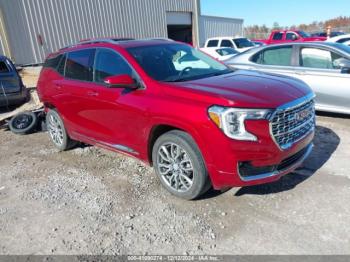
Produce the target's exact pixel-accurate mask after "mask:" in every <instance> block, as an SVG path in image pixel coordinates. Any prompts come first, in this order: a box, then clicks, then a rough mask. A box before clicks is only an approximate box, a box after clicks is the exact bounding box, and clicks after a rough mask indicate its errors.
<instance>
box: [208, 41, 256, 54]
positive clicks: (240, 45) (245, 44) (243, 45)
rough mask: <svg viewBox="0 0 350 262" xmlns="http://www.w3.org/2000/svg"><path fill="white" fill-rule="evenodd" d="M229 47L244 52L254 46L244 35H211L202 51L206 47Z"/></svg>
mask: <svg viewBox="0 0 350 262" xmlns="http://www.w3.org/2000/svg"><path fill="white" fill-rule="evenodd" d="M218 47H230V48H233V49H235V50H237V51H238V52H240V53H241V52H244V51H246V50H248V49H251V48H253V47H255V45H254V43H253V42H252V41H250V40H249V39H248V38H245V37H236V38H234V37H213V38H209V39H208V40H207V41H206V42H205V45H204V48H203V51H204V52H205V51H206V49H207V48H208V49H209V48H218Z"/></svg>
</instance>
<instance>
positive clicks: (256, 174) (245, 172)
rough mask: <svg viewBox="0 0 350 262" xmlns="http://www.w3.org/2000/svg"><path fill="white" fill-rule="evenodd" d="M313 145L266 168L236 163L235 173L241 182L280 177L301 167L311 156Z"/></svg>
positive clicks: (247, 163)
mask: <svg viewBox="0 0 350 262" xmlns="http://www.w3.org/2000/svg"><path fill="white" fill-rule="evenodd" d="M312 148H313V144H309V145H308V146H306V147H305V148H303V149H302V150H301V151H299V152H297V153H296V154H294V155H292V156H290V157H288V158H286V159H284V160H283V161H282V162H281V163H279V164H278V165H273V166H266V167H258V168H257V167H254V166H252V165H250V164H249V162H246V163H238V167H237V173H238V175H239V177H240V179H241V180H242V181H246V182H249V181H255V180H261V179H266V178H271V177H281V176H283V175H286V174H289V173H291V172H292V171H294V170H295V169H296V168H298V167H299V166H301V164H302V163H303V162H304V160H305V159H306V158H308V156H309V155H310V154H311V152H312Z"/></svg>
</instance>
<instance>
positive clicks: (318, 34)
mask: <svg viewBox="0 0 350 262" xmlns="http://www.w3.org/2000/svg"><path fill="white" fill-rule="evenodd" d="M340 35H345V33H344V32H331V34H330V37H336V36H340ZM311 36H313V37H320V36H322V37H328V35H327V32H318V33H313V34H311Z"/></svg>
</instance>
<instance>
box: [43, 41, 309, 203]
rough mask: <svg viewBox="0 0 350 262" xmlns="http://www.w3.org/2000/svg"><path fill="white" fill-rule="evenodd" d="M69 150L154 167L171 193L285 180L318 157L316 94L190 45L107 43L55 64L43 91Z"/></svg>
mask: <svg viewBox="0 0 350 262" xmlns="http://www.w3.org/2000/svg"><path fill="white" fill-rule="evenodd" d="M38 91H39V95H40V99H41V100H42V101H43V102H44V104H45V108H46V112H47V118H46V120H47V126H48V131H49V134H50V137H51V139H52V141H53V143H54V144H55V145H56V146H57V147H58V148H59V149H60V150H67V149H69V148H72V147H73V146H74V145H75V144H76V143H77V141H80V142H84V143H87V144H92V145H98V146H101V147H104V148H107V149H110V150H113V151H117V152H121V153H125V154H127V155H130V156H133V157H136V158H138V159H141V160H142V161H144V162H146V163H149V164H150V165H153V166H154V168H155V172H156V174H157V175H158V176H159V178H160V181H161V183H162V184H163V186H164V187H165V188H166V189H167V190H168V191H170V192H171V193H172V194H174V195H176V196H178V197H182V198H185V199H194V198H197V197H198V196H199V195H201V194H203V193H204V192H206V191H207V190H208V188H209V187H210V186H211V185H212V186H213V187H214V188H215V189H223V188H228V187H233V186H239V187H241V186H249V185H255V184H262V183H268V182H272V181H275V180H278V179H279V178H280V177H281V176H282V175H285V174H287V173H290V172H291V171H293V170H294V169H295V168H297V167H298V166H300V165H301V163H302V162H303V160H304V159H305V158H306V157H307V156H308V155H309V154H310V152H311V149H312V139H313V136H314V128H315V109H314V101H313V98H314V94H313V93H312V91H311V90H310V88H309V87H308V86H307V85H306V84H304V83H303V82H301V81H299V80H296V79H293V78H289V77H284V76H277V75H272V74H263V73H258V72H253V71H252V72H247V71H233V70H232V69H230V68H228V67H226V66H225V65H223V64H222V63H220V62H218V61H216V60H214V59H212V58H211V57H209V56H207V55H205V54H204V53H202V52H200V51H198V50H197V49H194V48H192V47H191V46H189V45H186V44H181V43H176V42H173V41H166V40H122V41H117V40H116V39H101V40H90V41H86V42H81V43H78V44H76V45H74V46H70V47H67V48H64V49H61V50H60V51H58V52H57V53H54V54H51V55H49V56H48V58H47V60H46V62H45V64H44V67H43V70H42V72H41V75H40V79H39V83H38Z"/></svg>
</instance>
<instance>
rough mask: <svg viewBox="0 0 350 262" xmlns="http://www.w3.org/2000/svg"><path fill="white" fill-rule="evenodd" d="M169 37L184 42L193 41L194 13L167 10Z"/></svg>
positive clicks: (190, 42)
mask: <svg viewBox="0 0 350 262" xmlns="http://www.w3.org/2000/svg"><path fill="white" fill-rule="evenodd" d="M166 18H167V30H168V38H170V39H173V40H175V41H180V42H184V43H189V44H192V43H193V39H192V13H190V12H167V17H166Z"/></svg>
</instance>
